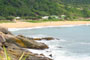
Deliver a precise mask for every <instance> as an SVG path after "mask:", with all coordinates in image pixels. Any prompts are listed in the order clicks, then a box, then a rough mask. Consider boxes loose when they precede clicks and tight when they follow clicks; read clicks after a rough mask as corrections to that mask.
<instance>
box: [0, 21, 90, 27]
mask: <svg viewBox="0 0 90 60" xmlns="http://www.w3.org/2000/svg"><path fill="white" fill-rule="evenodd" d="M80 24H90V21H54V22H42V23H30V22H16V23H0V26H2V27H6V28H30V27H42V26H43V27H44V26H45V27H46V26H61V25H80Z"/></svg>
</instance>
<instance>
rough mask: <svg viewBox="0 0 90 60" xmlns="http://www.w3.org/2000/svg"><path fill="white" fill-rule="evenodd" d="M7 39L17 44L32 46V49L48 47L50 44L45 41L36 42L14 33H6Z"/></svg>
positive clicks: (26, 46) (25, 46)
mask: <svg viewBox="0 0 90 60" xmlns="http://www.w3.org/2000/svg"><path fill="white" fill-rule="evenodd" d="M5 39H6V41H7V42H9V43H14V44H16V45H17V46H20V47H23V48H32V49H46V48H48V46H47V45H46V44H44V43H40V42H36V41H34V40H30V39H27V38H25V37H21V36H13V35H9V34H8V35H6V37H5Z"/></svg>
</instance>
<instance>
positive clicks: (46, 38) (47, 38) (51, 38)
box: [42, 37, 54, 40]
mask: <svg viewBox="0 0 90 60" xmlns="http://www.w3.org/2000/svg"><path fill="white" fill-rule="evenodd" d="M42 39H44V40H54V38H53V37H45V38H42Z"/></svg>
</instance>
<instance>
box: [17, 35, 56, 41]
mask: <svg viewBox="0 0 90 60" xmlns="http://www.w3.org/2000/svg"><path fill="white" fill-rule="evenodd" d="M18 36H20V37H24V38H27V39H30V40H55V38H53V37H42V38H30V37H25V36H23V35H18Z"/></svg>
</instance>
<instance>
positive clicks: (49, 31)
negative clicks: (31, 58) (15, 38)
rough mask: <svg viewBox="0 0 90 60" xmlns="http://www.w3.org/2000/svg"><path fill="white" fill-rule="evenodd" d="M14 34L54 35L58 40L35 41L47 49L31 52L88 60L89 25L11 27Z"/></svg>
mask: <svg viewBox="0 0 90 60" xmlns="http://www.w3.org/2000/svg"><path fill="white" fill-rule="evenodd" d="M9 30H10V31H11V32H12V33H13V34H15V35H24V36H27V37H34V38H35V37H54V38H58V40H57V39H56V40H51V41H45V40H42V41H37V42H43V43H45V44H47V45H48V46H49V49H45V50H34V49H28V50H30V51H32V52H33V53H38V54H41V53H43V54H44V55H46V56H47V57H50V56H49V55H50V54H52V57H50V58H52V59H54V60H90V25H77V26H76V25H64V26H57V27H52V26H49V27H37V28H12V29H9Z"/></svg>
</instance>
